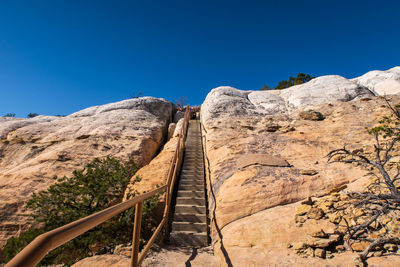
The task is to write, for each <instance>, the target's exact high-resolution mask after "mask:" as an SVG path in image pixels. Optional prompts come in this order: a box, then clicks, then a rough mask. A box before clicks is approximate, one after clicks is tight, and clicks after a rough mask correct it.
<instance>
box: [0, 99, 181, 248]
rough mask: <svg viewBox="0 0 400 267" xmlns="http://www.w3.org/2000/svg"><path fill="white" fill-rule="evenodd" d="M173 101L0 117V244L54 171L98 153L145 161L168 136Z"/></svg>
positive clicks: (20, 224)
mask: <svg viewBox="0 0 400 267" xmlns="http://www.w3.org/2000/svg"><path fill="white" fill-rule="evenodd" d="M173 109H174V107H173V104H172V103H170V102H168V101H166V100H164V99H157V98H153V97H143V98H137V99H129V100H124V101H120V102H117V103H111V104H107V105H102V106H96V107H90V108H87V109H84V110H82V111H79V112H76V113H74V114H71V115H69V116H66V117H48V116H38V117H35V118H32V119H17V118H0V188H1V190H0V214H1V216H0V247H2V246H3V245H4V244H5V241H6V240H7V238H9V237H10V236H12V235H15V234H16V233H17V232H18V231H20V230H23V229H25V228H26V224H25V223H26V216H25V215H26V212H27V211H26V210H25V201H26V200H27V199H29V196H30V195H31V193H32V192H36V191H39V190H43V189H45V188H46V187H48V186H49V185H51V184H52V183H54V180H53V179H52V177H53V176H54V175H57V176H63V175H67V176H68V175H70V174H71V172H72V171H73V170H75V169H81V168H82V167H83V166H84V165H85V164H86V163H88V162H89V161H91V160H92V159H93V158H95V157H105V156H114V157H117V158H120V159H127V158H128V157H133V158H134V160H135V161H136V162H137V163H138V164H139V165H140V166H142V165H145V164H147V163H148V162H149V161H150V160H151V159H152V157H153V156H154V155H155V154H156V152H157V151H158V149H159V148H160V145H162V144H163V142H164V141H165V140H164V139H166V138H167V130H168V123H169V122H170V121H171V119H172V116H173Z"/></svg>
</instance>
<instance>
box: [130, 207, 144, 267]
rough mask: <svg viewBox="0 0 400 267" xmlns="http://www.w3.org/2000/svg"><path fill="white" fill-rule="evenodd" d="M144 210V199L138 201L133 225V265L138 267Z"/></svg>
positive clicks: (132, 266)
mask: <svg viewBox="0 0 400 267" xmlns="http://www.w3.org/2000/svg"><path fill="white" fill-rule="evenodd" d="M142 210H143V201H141V202H139V203H137V204H136V207H135V222H134V225H133V237H132V252H131V267H138V259H139V243H140V228H141V224H142Z"/></svg>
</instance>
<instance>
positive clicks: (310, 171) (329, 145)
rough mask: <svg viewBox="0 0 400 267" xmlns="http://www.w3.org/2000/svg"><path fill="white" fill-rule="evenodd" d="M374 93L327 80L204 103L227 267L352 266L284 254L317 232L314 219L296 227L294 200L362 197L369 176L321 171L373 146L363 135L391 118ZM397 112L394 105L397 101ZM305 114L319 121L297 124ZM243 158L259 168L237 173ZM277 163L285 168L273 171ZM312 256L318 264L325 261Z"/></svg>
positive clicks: (235, 93) (216, 219)
mask: <svg viewBox="0 0 400 267" xmlns="http://www.w3.org/2000/svg"><path fill="white" fill-rule="evenodd" d="M396 69H397V68H394V70H396ZM392 70H393V69H392ZM392 77H393V76H390V77H389V78H387V79H386V81H389V80H391V79H392ZM372 92H374V93H377V92H376V91H374V90H373V88H367V87H366V85H360V84H359V83H357V82H356V81H354V80H353V81H351V80H347V79H345V78H343V77H340V76H324V77H319V78H316V79H314V80H312V81H310V82H308V83H306V84H302V85H298V86H293V87H291V88H288V89H285V90H281V91H257V92H252V91H241V90H237V89H234V88H231V87H219V88H216V89H214V90H212V91H211V92H210V93H209V94H208V96H207V98H206V100H205V101H204V103H203V105H202V109H201V120H202V123H203V135H204V146H205V151H206V155H207V159H206V163H207V169H206V173H207V181H208V192H209V195H208V198H209V209H210V217H211V235H212V236H211V237H212V240H213V244H214V249H215V252H216V253H217V254H218V256H219V257H220V259H221V262H222V263H223V264H224V265H228V264H229V263H232V264H233V265H234V266H244V265H245V264H246V265H249V264H250V265H252V264H253V265H255V266H265V265H267V266H287V265H288V263H293V264H296V266H299V265H300V266H303V265H304V266H305V265H308V264H310V263H317V264H324V265H325V264H328V265H327V266H329V265H332V266H336V265H338V264H339V265H341V264H346V261H347V264H348V263H349V261H350V262H352V256H351V255H350V254H343V255H340V256H337V257H334V258H333V259H329V260H326V262H325V261H324V260H322V259H303V258H301V257H299V256H297V255H294V252H293V251H290V250H289V249H288V248H287V245H288V243H289V242H296V240H298V241H300V240H303V239H304V238H306V236H307V229H314V228H315V227H319V226H318V225H317V224H318V223H319V222H318V221H316V220H315V219H314V221H313V220H310V222H308V224H307V225H305V226H304V227H303V228H299V227H296V226H295V221H294V214H295V213H296V211H295V207H296V206H298V205H300V201H301V200H303V199H306V198H307V197H309V196H323V195H326V194H327V193H328V192H329V191H331V190H332V189H333V188H338V187H340V186H342V185H344V184H349V187H351V188H361V187H362V186H363V185H364V184H365V183H366V182H367V180H368V177H367V176H366V174H367V172H368V170H363V169H360V168H357V167H356V166H347V165H342V164H337V163H333V164H327V159H326V158H325V156H326V155H327V153H328V152H329V151H330V150H332V149H336V148H340V147H343V145H344V144H347V145H348V148H350V149H355V148H359V147H364V148H366V149H367V148H369V147H370V146H371V145H372V143H373V141H372V139H371V138H370V136H369V135H368V134H367V132H366V131H365V127H372V126H374V125H375V124H376V123H377V121H378V120H379V119H380V118H381V117H382V116H383V115H387V114H388V113H389V110H388V109H387V108H386V107H385V103H384V100H383V99H381V98H379V97H373V93H372ZM394 102H395V103H398V102H400V97H399V96H398V95H396V96H394ZM311 108H312V110H314V111H317V112H320V113H322V115H323V116H324V117H325V119H324V120H320V121H313V120H311V121H310V120H304V119H302V118H301V117H300V116H299V113H300V112H302V111H303V110H306V109H311ZM243 158H258V159H259V160H258V161H257V160H250V161H251V162H248V163H247V164H243ZM284 161H287V162H288V163H289V166H287V165H285V164H276V162H281V163H283V162H284ZM291 203H293V204H291ZM287 214H291V216H289V217H287ZM315 216H318V214H317V213H315ZM315 216H314V217H315ZM315 218H316V217H315ZM321 223H322V222H321ZM328 223H329V221H328ZM290 240H291V241H290ZM313 253H314V252H313ZM317 253H319V254H320V255H321V256H322V254H321V253H323V252H322V251H320V250H318V251H317ZM346 255H347V256H346ZM266 259H268V260H266ZM342 260H343V261H342ZM375 260H376V259H374V260H373V261H375ZM380 260H382V259H379V260H378V261H380ZM392 261H393V259H392V258H391V259H390V260H389V259H387V262H392ZM383 262H385V261H383Z"/></svg>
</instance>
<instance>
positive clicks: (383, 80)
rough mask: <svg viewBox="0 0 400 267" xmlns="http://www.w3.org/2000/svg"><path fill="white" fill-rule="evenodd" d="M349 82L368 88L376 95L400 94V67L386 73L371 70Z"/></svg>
mask: <svg viewBox="0 0 400 267" xmlns="http://www.w3.org/2000/svg"><path fill="white" fill-rule="evenodd" d="M351 81H353V82H355V83H357V84H358V85H361V86H364V87H365V88H368V89H369V90H371V91H372V92H374V94H376V95H391V94H397V93H400V67H394V68H391V69H389V70H387V71H380V70H373V71H370V72H367V73H366V74H364V75H362V76H360V77H358V78H354V79H352V80H351Z"/></svg>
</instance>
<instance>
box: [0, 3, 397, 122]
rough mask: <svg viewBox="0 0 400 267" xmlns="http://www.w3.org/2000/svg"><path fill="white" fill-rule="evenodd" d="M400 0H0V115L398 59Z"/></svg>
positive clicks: (198, 99) (244, 84) (355, 68)
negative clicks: (140, 93)
mask: <svg viewBox="0 0 400 267" xmlns="http://www.w3.org/2000/svg"><path fill="white" fill-rule="evenodd" d="M399 10H400V1H398V0H393V1H385V0H380V1H369V0H364V1H352V0H346V1H341V0H338V1H337V0H335V1H332V0H329V1H325V0H303V1H285V0H281V1H250V0H246V1H244V0H243V1H235V0H227V1H218V0H213V1H204V0H202V1H194V0H186V1H173V0H168V1H167V0H164V1H150V0H149V1H147V0H143V1H122V0H113V1H111V0H110V1H99V0H96V1H84V0H79V1H78V0H76V1H75V0H67V1H62V0H52V1H42V0H31V1H19V0H2V1H0V116H1V115H4V114H5V113H16V114H17V116H18V117H25V116H26V115H27V114H28V113H29V112H35V113H39V114H48V115H56V114H70V113H72V112H75V111H77V110H80V109H83V108H85V107H89V106H93V105H101V104H105V103H110V102H115V101H119V100H122V99H126V98H129V97H130V96H132V95H136V94H138V93H139V92H140V91H142V92H143V94H144V95H150V96H155V97H163V98H166V99H168V100H171V101H173V100H176V99H178V98H179V97H180V96H186V97H187V98H188V99H189V102H190V103H191V104H201V103H202V101H203V100H204V98H205V97H206V95H207V93H208V92H209V91H210V90H211V89H212V88H214V87H217V86H221V85H230V86H234V87H237V88H240V89H246V90H257V89H259V88H260V87H261V86H262V85H264V84H267V85H269V86H275V85H276V84H277V83H278V81H280V80H283V79H287V78H288V77H289V76H293V75H296V74H297V73H298V72H305V73H309V74H311V75H314V76H321V75H326V74H339V75H342V76H344V77H347V78H353V77H356V76H359V75H361V74H363V73H365V72H367V71H369V70H373V69H382V70H384V69H388V68H391V67H394V66H397V65H400V17H399Z"/></svg>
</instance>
